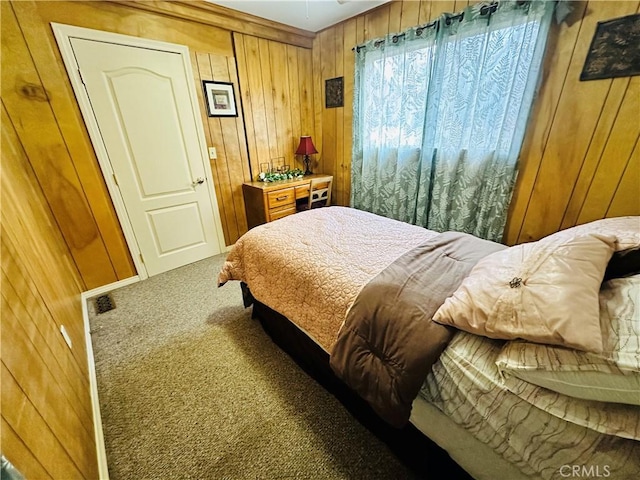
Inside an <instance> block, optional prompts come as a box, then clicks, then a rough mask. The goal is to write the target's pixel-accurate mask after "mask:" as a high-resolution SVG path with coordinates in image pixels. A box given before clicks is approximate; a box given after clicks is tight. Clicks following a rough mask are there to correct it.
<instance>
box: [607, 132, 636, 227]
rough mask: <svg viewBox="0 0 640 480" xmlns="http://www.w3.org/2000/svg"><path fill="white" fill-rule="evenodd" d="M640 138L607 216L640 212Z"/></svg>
mask: <svg viewBox="0 0 640 480" xmlns="http://www.w3.org/2000/svg"><path fill="white" fill-rule="evenodd" d="M639 191H640V138H639V139H638V140H637V141H636V145H635V148H634V150H633V152H631V158H630V159H629V163H628V164H627V168H626V170H625V172H624V173H623V175H622V179H621V180H620V183H619V184H618V188H617V189H616V193H615V194H614V195H613V198H612V200H611V205H609V209H608V210H607V213H606V216H607V217H619V216H624V215H638V212H640V194H638V192H639Z"/></svg>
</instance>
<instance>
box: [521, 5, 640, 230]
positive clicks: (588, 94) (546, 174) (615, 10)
mask: <svg viewBox="0 0 640 480" xmlns="http://www.w3.org/2000/svg"><path fill="white" fill-rule="evenodd" d="M637 5H638V4H637V2H633V3H631V2H590V3H589V14H588V15H586V16H585V17H584V18H583V20H582V25H581V28H580V33H579V35H578V41H577V44H576V48H575V50H574V55H573V57H572V60H571V63H570V65H569V69H568V72H567V74H568V77H567V78H568V80H567V82H566V83H565V86H564V88H563V91H562V94H561V95H560V99H559V102H558V110H557V112H556V115H555V117H554V121H553V123H552V126H551V132H550V134H549V138H548V140H547V144H546V146H545V150H544V156H543V158H542V162H541V165H540V171H539V174H538V178H537V180H536V183H535V185H534V187H533V193H532V195H531V200H530V202H529V207H528V209H527V212H526V214H525V219H524V222H523V226H522V230H521V232H520V236H519V237H518V240H519V242H525V241H529V240H537V239H538V238H541V237H543V236H545V235H548V234H550V233H553V232H555V231H557V230H558V229H559V228H560V225H561V223H562V217H563V215H564V211H565V209H566V206H567V204H568V202H569V198H570V196H571V188H570V187H569V188H568V186H572V185H574V184H575V182H576V181H577V179H578V175H579V172H580V167H581V166H582V162H583V161H584V158H585V155H586V152H587V148H588V145H589V141H588V139H590V138H591V137H592V136H593V134H594V132H595V127H596V125H597V120H598V118H599V115H600V112H601V110H602V106H603V104H604V101H605V100H606V97H607V93H608V91H609V87H610V84H611V80H600V81H588V82H579V81H578V78H579V77H580V72H581V71H582V67H583V64H584V59H585V57H586V54H587V51H588V49H589V46H590V44H591V39H592V37H593V32H594V31H595V27H596V23H597V22H598V21H601V20H602V19H603V18H616V17H621V16H625V15H628V14H630V13H633V12H635V10H636V8H637ZM567 132H571V135H567ZM585 139H586V141H585Z"/></svg>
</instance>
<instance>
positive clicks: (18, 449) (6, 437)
mask: <svg viewBox="0 0 640 480" xmlns="http://www.w3.org/2000/svg"><path fill="white" fill-rule="evenodd" d="M0 422H1V423H0V431H1V432H2V452H3V454H4V455H5V457H6V458H7V459H8V460H9V461H10V462H11V464H12V465H15V464H16V463H18V462H19V464H20V472H21V473H22V474H24V475H25V476H26V478H37V479H39V480H49V479H51V480H53V477H52V476H51V475H49V473H48V472H47V471H46V470H45V468H44V467H43V466H42V464H41V463H40V462H39V461H38V459H37V458H36V457H34V455H33V454H32V453H31V451H30V450H29V449H28V448H27V446H26V445H25V444H24V442H23V441H22V439H20V437H19V436H18V434H17V433H16V432H15V431H14V430H13V428H11V425H9V424H8V423H7V422H6V421H5V419H4V418H2V419H1V420H0ZM8 452H10V453H8Z"/></svg>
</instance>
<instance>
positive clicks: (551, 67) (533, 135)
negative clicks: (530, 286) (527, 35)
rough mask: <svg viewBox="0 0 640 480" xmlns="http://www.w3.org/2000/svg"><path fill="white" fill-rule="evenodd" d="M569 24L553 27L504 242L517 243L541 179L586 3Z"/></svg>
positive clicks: (526, 136)
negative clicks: (543, 161) (537, 184)
mask: <svg viewBox="0 0 640 480" xmlns="http://www.w3.org/2000/svg"><path fill="white" fill-rule="evenodd" d="M573 7H574V10H573V11H572V12H571V14H570V16H569V17H567V19H566V20H567V21H565V22H563V23H561V24H560V25H557V24H555V23H552V24H551V31H550V34H549V39H548V42H547V49H546V56H545V60H544V63H543V69H542V72H541V78H542V79H543V80H542V83H541V85H540V88H539V91H538V95H537V96H536V99H535V101H534V104H533V106H532V112H531V115H530V118H529V123H528V125H527V131H526V133H525V138H524V143H523V145H522V149H521V151H520V157H519V160H518V161H519V166H518V170H519V171H518V178H517V181H516V185H515V188H514V191H513V196H512V199H511V204H510V206H509V214H508V216H507V224H506V226H505V231H504V235H503V241H504V242H505V243H506V244H507V245H513V244H515V243H517V242H518V238H519V237H520V231H521V229H522V224H523V222H524V218H525V214H526V212H527V208H528V206H529V202H530V200H531V193H532V192H533V187H534V185H535V183H536V180H537V178H538V173H539V171H540V165H541V162H542V157H543V156H544V152H545V147H546V145H547V140H548V138H549V135H550V134H551V129H552V126H553V121H554V118H555V116H556V113H557V111H558V106H559V104H558V100H559V98H560V95H561V94H562V91H563V88H564V85H565V83H566V81H567V75H568V69H569V64H570V62H571V60H572V57H573V52H574V48H575V45H576V42H577V40H578V35H579V33H580V29H581V24H582V18H583V16H584V14H585V12H586V9H587V2H576V4H575V5H573Z"/></svg>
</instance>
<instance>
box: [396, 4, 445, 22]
mask: <svg viewBox="0 0 640 480" xmlns="http://www.w3.org/2000/svg"><path fill="white" fill-rule="evenodd" d="M403 3H413V2H411V1H407V0H405V1H404V2H403ZM433 3H434V2H432V1H431V0H421V1H420V12H419V16H418V23H417V25H424V24H425V23H429V22H430V21H431V19H432V18H433V16H432V15H431V8H432V5H433ZM438 3H440V2H438ZM410 26H411V25H410Z"/></svg>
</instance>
